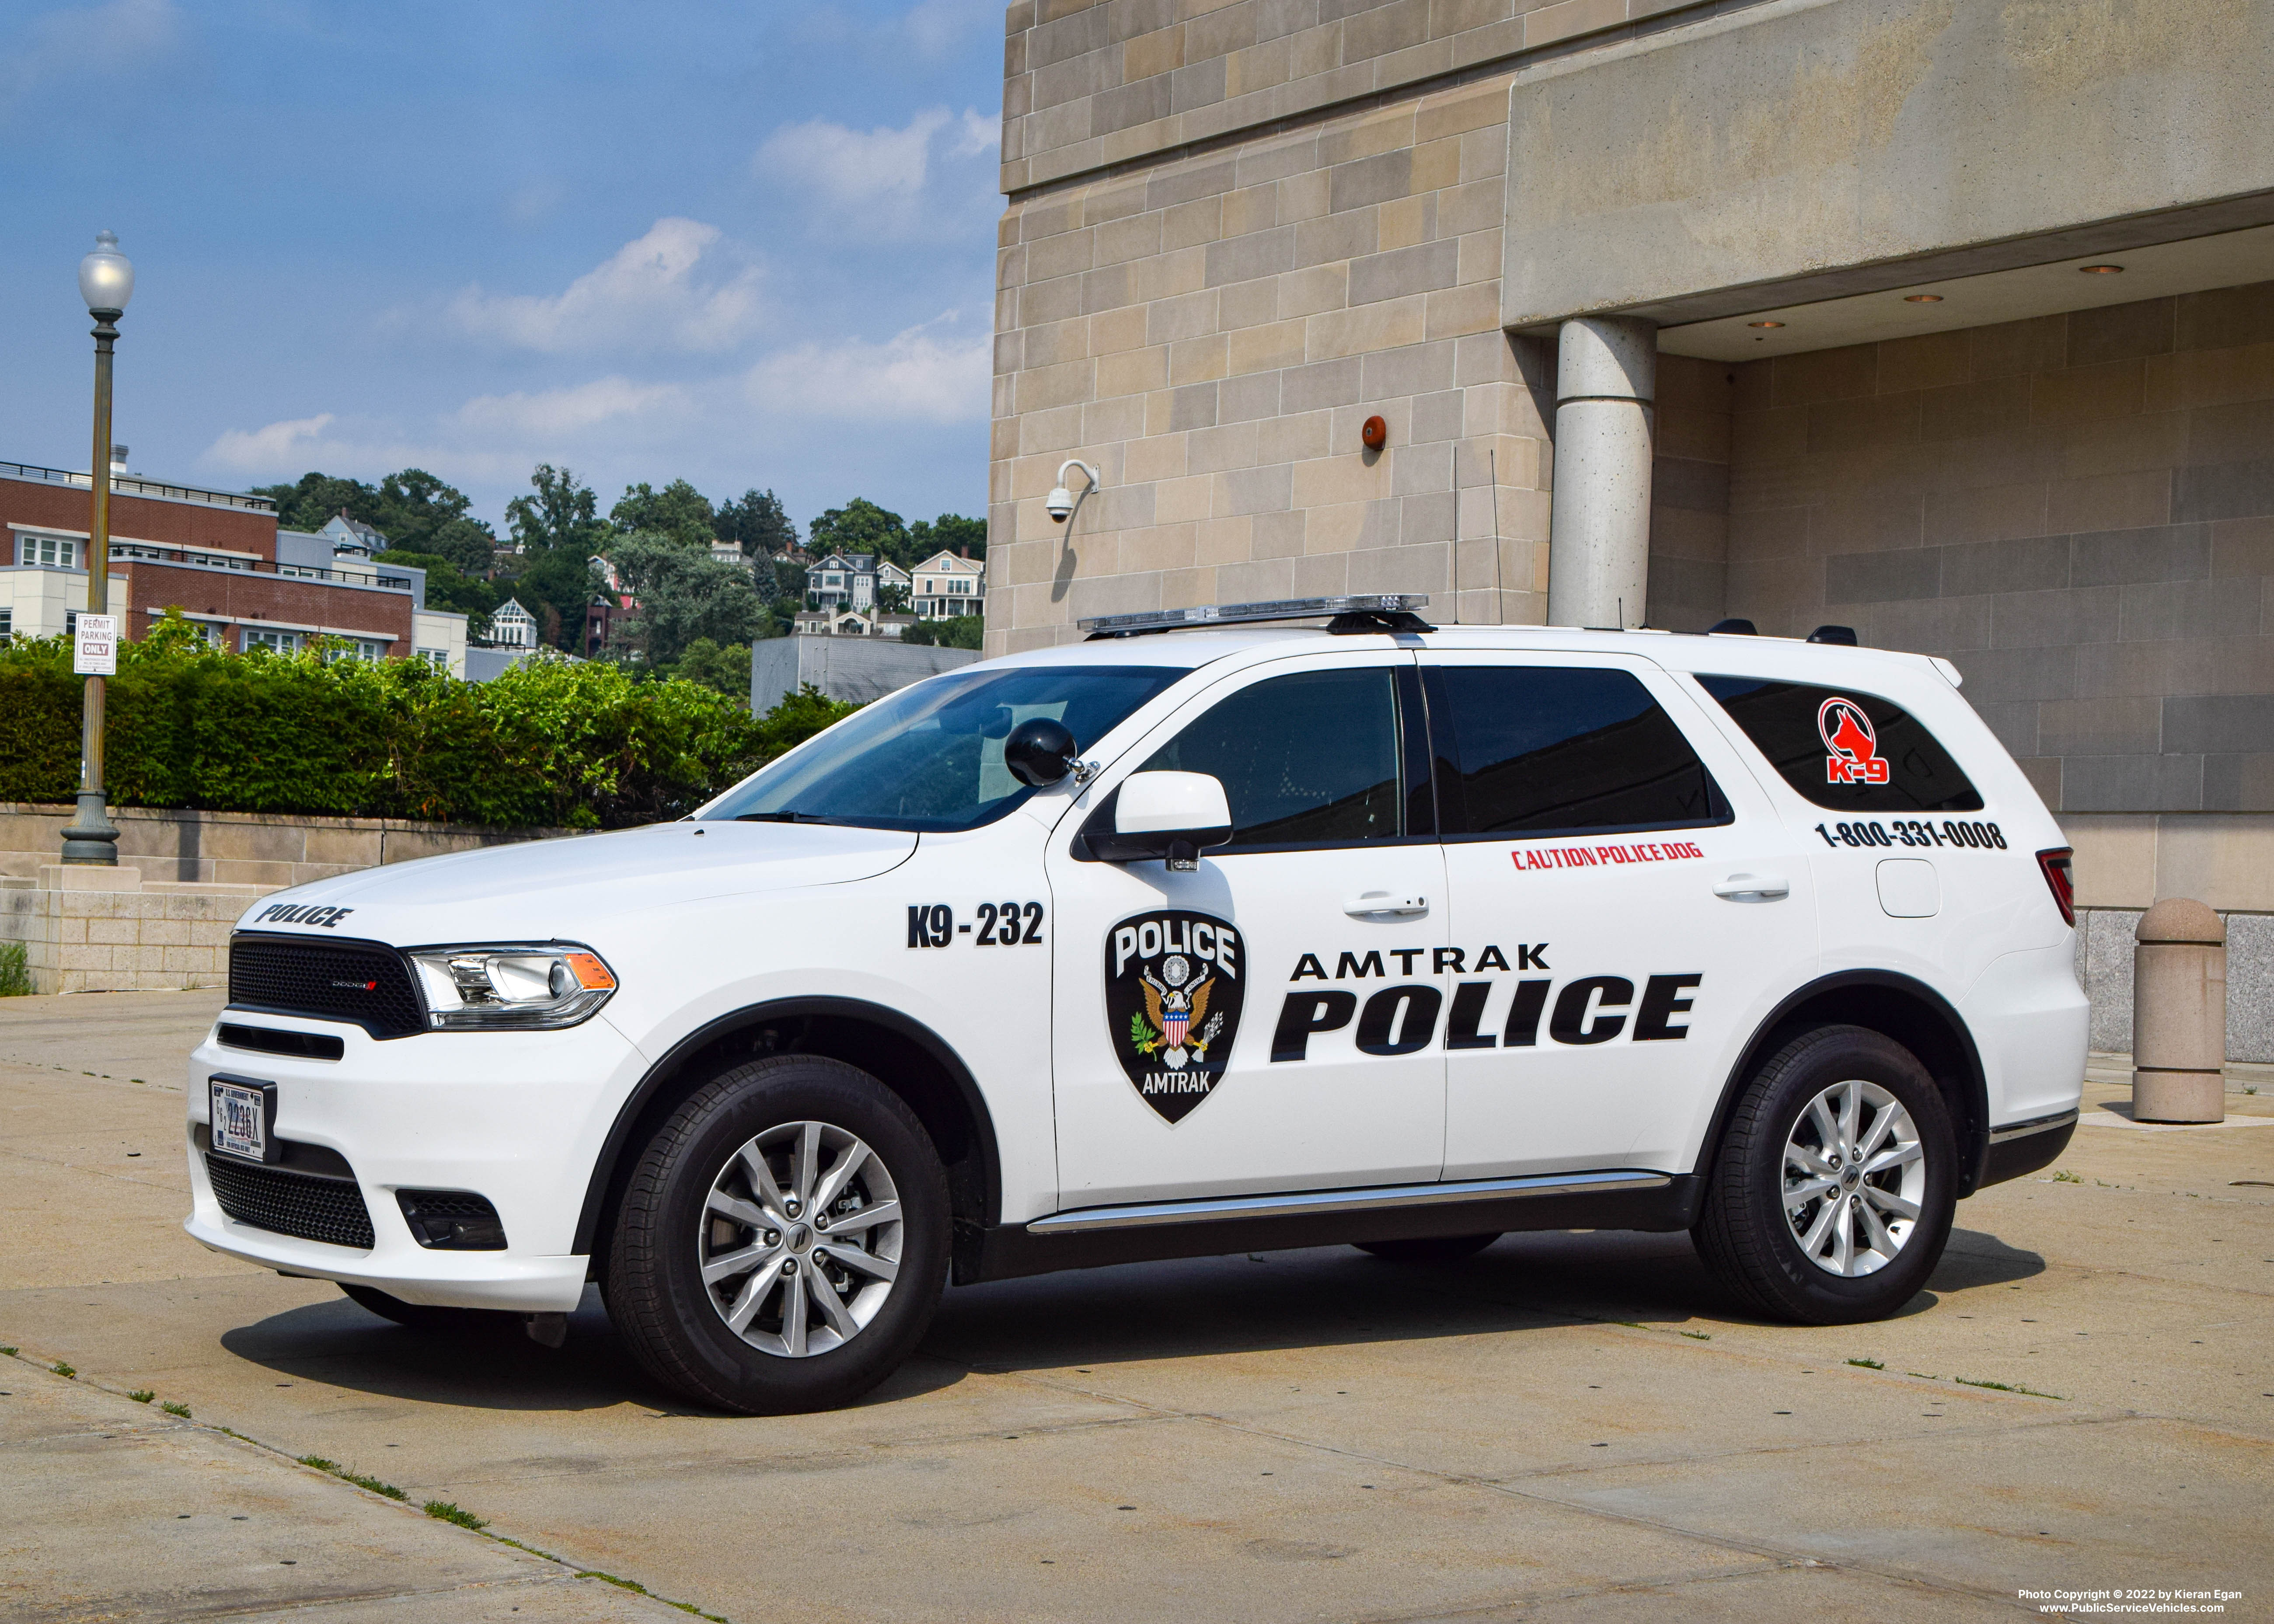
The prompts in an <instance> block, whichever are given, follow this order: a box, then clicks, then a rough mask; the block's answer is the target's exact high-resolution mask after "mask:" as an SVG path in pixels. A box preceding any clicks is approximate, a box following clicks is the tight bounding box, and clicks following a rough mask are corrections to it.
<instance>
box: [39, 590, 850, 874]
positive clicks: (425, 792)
mask: <svg viewBox="0 0 2274 1624" xmlns="http://www.w3.org/2000/svg"><path fill="white" fill-rule="evenodd" d="M79 689H80V683H79V679H78V678H76V677H74V676H72V672H71V650H70V649H69V647H68V645H67V644H66V643H64V640H63V639H61V638H46V639H26V640H23V641H20V642H18V643H12V644H11V645H9V646H8V647H6V648H4V649H0V715H5V716H7V718H9V726H7V727H5V728H0V801H48V802H57V801H69V800H71V799H72V796H73V795H74V794H75V793H77V791H78V787H79ZM107 703H108V718H109V719H108V726H109V733H108V738H107V743H106V747H105V778H106V782H107V785H108V787H109V793H110V799H111V801H112V803H113V804H115V805H120V806H147V807H184V808H204V809H208V810H215V811H230V812H278V813H296V814H302V815H311V816H338V817H402V818H418V819H424V820H427V821H430V822H435V823H486V824H495V825H508V826H510V825H528V824H551V825H556V826H566V827H569V828H583V829H621V828H627V827H629V826H631V825H633V824H636V823H653V822H656V821H658V820H660V819H665V818H671V817H677V816H681V815H682V814H683V813H685V812H687V811H689V810H690V809H691V808H694V807H696V806H697V805H699V804H701V803H702V802H703V801H706V800H708V799H709V798H710V797H711V796H712V795H714V794H716V793H719V791H720V790H722V789H724V788H726V787H727V786H728V785H730V784H732V783H734V781H735V780H736V779H737V778H742V776H743V775H745V774H746V773H749V771H752V770H754V769H755V768H757V767H758V766H760V765H761V764H763V763H764V762H766V761H769V760H771V759H772V757H773V756H778V755H779V754H780V753H781V752H782V751H784V750H786V749H787V748H790V747H791V746H792V745H794V744H796V743H799V742H801V741H803V740H804V739H806V738H808V737H809V736H810V735H811V734H813V733H816V732H817V731H819V730H820V728H822V727H825V726H828V724H829V723H831V722H833V721H835V720H836V719H837V718H839V717H840V716H843V715H846V714H847V713H848V712H849V711H850V710H851V709H852V707H850V706H847V705H839V704H835V703H832V702H831V701H829V700H827V699H825V698H824V697H823V696H822V695H820V694H818V693H817V692H815V691H814V690H812V689H810V688H808V689H807V690H805V691H804V692H803V693H801V694H796V695H790V696H789V697H788V698H787V699H785V700H784V701H783V702H782V703H781V704H779V705H778V706H777V707H775V709H774V710H773V711H771V712H769V713H768V714H767V715H765V716H764V717H753V716H751V715H750V714H749V711H748V709H747V708H746V707H745V706H744V705H743V704H742V703H738V702H737V700H735V699H734V698H733V697H731V696H729V695H726V694H722V693H719V692H717V691H715V690H713V689H712V688H706V687H704V686H702V685H701V684H698V683H694V682H682V681H662V682H657V681H637V680H634V679H633V678H632V677H631V676H629V674H627V673H625V672H624V671H622V670H621V669H620V668H619V667H617V666H615V665H608V664H605V663H602V662H598V661H595V662H591V663H584V664H576V663H571V662H569V661H566V660H558V659H548V658H537V659H531V660H524V661H522V662H520V663H518V664H516V665H514V666H513V667H512V668H511V669H509V670H508V671H507V672H506V673H505V674H504V675H502V676H501V677H499V678H498V679H497V680H495V681H492V682H483V683H475V682H460V681H456V680H452V679H451V678H450V677H448V675H446V674H444V673H441V672H439V671H437V670H435V669H434V668H433V666H432V665H427V664H426V663H425V662H424V661H419V660H388V661H384V662H378V663H372V662H365V661H361V660H351V659H350V660H341V661H338V662H336V663H333V664H327V663H326V661H325V659H324V658H323V655H322V652H321V651H320V650H315V649H311V650H305V651H303V652H302V653H299V654H295V655H276V654H271V653H268V652H267V651H265V650H256V651H254V652H252V653H247V654H235V653H230V652H227V651H225V650H218V649H215V648H213V647H211V646H209V645H208V644H207V643H205V642H204V641H203V640H202V639H200V637H199V635H198V634H197V632H196V630H195V628H192V626H190V625H189V623H188V622H186V621H184V620H182V619H181V618H180V617H179V616H177V615H172V614H169V615H168V616H167V617H166V619H165V620H162V621H161V622H160V624H159V625H158V626H157V627H155V628H153V630H152V631H151V634H150V635H148V636H147V637H146V638H145V639H143V640H142V641H141V642H139V643H126V644H124V646H123V647H122V648H121V649H120V650H119V660H118V674H117V676H116V677H114V678H112V679H111V681H110V686H109V695H108V702H107Z"/></svg>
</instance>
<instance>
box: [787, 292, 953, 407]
mask: <svg viewBox="0 0 2274 1624" xmlns="http://www.w3.org/2000/svg"><path fill="white" fill-rule="evenodd" d="M954 320H955V313H954V312H948V313H947V314H946V315H945V316H942V317H940V318H938V319H937V320H934V321H929V322H926V323H924V324H923V325H922V326H920V327H909V328H907V329H906V330H905V331H903V332H900V333H897V334H895V335H893V336H892V338H891V339H889V340H887V341H886V342H884V343H881V344H875V343H870V342H867V341H866V340H863V339H857V338H856V339H852V340H849V341H847V342H844V343H840V344H828V345H824V344H804V345H801V346H799V347H798V348H797V349H794V350H785V351H783V352H781V353H780V354H778V355H773V356H769V357H767V358H766V359H765V360H764V361H761V362H760V363H759V364H758V365H757V366H755V367H753V368H752V369H751V371H750V373H749V380H748V390H749V398H750V400H751V402H752V403H753V404H754V405H756V406H757V407H758V408H759V409H760V410H764V411H767V412H770V413H772V412H786V411H794V412H797V413H802V414H805V415H809V416H815V417H840V418H855V419H862V420H866V421H873V422H891V421H896V420H909V419H913V420H915V421H919V422H926V423H968V422H971V421H974V420H980V419H984V418H985V417H986V416H987V414H988V392H989V387H990V379H991V377H992V375H993V366H992V362H991V358H990V341H989V340H988V339H987V338H986V337H984V336H982V337H978V338H974V339H970V340H965V341H959V340H956V339H953V338H948V339H945V340H943V339H941V338H939V337H936V336H934V335H933V332H932V329H934V328H936V327H943V326H948V325H952V324H953V322H954Z"/></svg>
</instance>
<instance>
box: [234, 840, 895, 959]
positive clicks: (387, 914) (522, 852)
mask: <svg viewBox="0 0 2274 1624" xmlns="http://www.w3.org/2000/svg"><path fill="white" fill-rule="evenodd" d="M915 847H916V837H915V835H913V834H909V833H906V832H903V831H898V830H889V829H840V828H835V827H832V826H831V825H828V824H824V823H653V824H650V825H649V826H648V827H646V828H644V829H627V830H623V831H620V832H617V833H614V834H605V835H581V836H570V837H568V838H561V839H554V840H528V841H522V842H518V843H516V844H515V845H512V846H486V847H485V848H483V849H482V850H480V851H477V852H456V853H451V854H450V855H448V856H447V857H427V858H423V859H421V860H419V861H417V862H406V863H389V864H386V865H384V866H382V867H380V868H364V869H360V870H358V872H356V873H354V874H349V875H343V876H340V877H338V878H337V879H330V880H318V881H315V882H313V883H310V884H306V885H297V886H295V887H293V888H292V889H291V890H290V891H279V892H277V893H276V894H275V895H274V896H268V897H263V898H260V901H258V902H256V903H254V904H253V905H252V906H251V907H249V908H247V909H246V910H245V914H244V916H243V917H242V918H241V919H239V920H238V921H237V929H240V930H279V931H287V932H290V933H292V934H295V935H297V934H303V933H305V934H306V935H309V936H318V937H323V936H331V937H335V938H337V937H343V936H364V937H368V938H372V939H374V940H378V941H382V942H391V943H394V944H396V945H398V946H409V945H412V944H419V943H426V942H501V941H508V940H511V939H513V938H516V937H527V938H531V939H533V940H538V941H544V940H549V939H551V938H553V937H556V936H563V937H567V936H576V935H578V934H579V933H581V932H584V931H585V930H587V929H590V928H591V921H603V920H609V919H614V918H619V917H621V916H623V915H625V914H636V913H643V912H645V911H648V910H650V909H655V908H669V907H673V906H677V905H680V904H683V903H688V902H692V901H698V900H701V899H704V898H716V897H732V896H741V895H745V894H748V893H750V892H756V891H787V890H790V889H792V888H794V887H801V886H809V885H842V884H844V883H847V882H848V881H852V880H864V879H867V878H869V877H870V876H871V875H877V874H882V873H884V872H885V871H886V870H887V869H890V868H897V867H898V866H899V865H900V864H901V863H903V862H906V861H907V860H908V856H909V854H910V853H913V852H914V851H915Z"/></svg>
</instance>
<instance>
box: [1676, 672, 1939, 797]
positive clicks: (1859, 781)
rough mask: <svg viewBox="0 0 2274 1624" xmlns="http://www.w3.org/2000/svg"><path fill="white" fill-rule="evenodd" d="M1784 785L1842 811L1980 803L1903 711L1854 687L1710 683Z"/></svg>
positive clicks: (1704, 683) (1747, 680)
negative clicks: (1782, 780)
mask: <svg viewBox="0 0 2274 1624" xmlns="http://www.w3.org/2000/svg"><path fill="white" fill-rule="evenodd" d="M1698 685H1699V686H1700V687H1702V688H1705V690H1706V692H1707V693H1709V694H1711V695H1713V697H1714V699H1715V700H1717V701H1719V702H1720V703H1721V709H1723V710H1724V711H1728V713H1729V718H1730V720H1732V721H1734V722H1736V725H1737V726H1739V727H1740V728H1742V729H1743V730H1744V734H1745V737H1746V738H1748V739H1750V740H1751V741H1753V744H1754V746H1755V747H1756V748H1758V749H1759V751H1760V753H1761V754H1762V755H1764V756H1767V757H1768V759H1769V765H1771V766H1772V767H1774V768H1775V769H1776V770H1777V774H1778V776H1779V777H1781V778H1783V779H1784V781H1785V782H1786V783H1787V784H1789V785H1791V786H1792V787H1793V788H1794V789H1796V790H1797V791H1799V792H1800V793H1801V794H1802V796H1803V797H1804V798H1805V799H1807V800H1808V801H1811V802H1813V803H1814V804H1815V805H1817V806H1819V807H1829V808H1832V809H1833V810H1834V811H1838V812H1979V811H1980V810H1981V809H1982V797H1981V795H1980V793H1977V791H1976V789H1975V787H1974V786H1973V784H1972V783H1971V782H1969V780H1968V778H1967V777H1966V774H1965V773H1964V772H1962V771H1960V770H1959V765H1958V763H1957V762H1956V761H1954V760H1953V759H1952V757H1951V754H1950V752H1949V751H1948V750H1946V749H1944V748H1942V743H1941V741H1939V740H1938V739H1937V738H1936V737H1935V736H1934V735H1933V734H1932V733H1929V732H1928V731H1927V730H1926V727H1925V726H1924V724H1923V723H1921V722H1920V721H1919V719H1918V718H1916V717H1915V716H1913V715H1911V714H1910V713H1909V711H1905V710H1904V709H1902V707H1901V706H1900V705H1897V704H1894V703H1891V702H1889V701H1887V700H1885V699H1882V698H1880V697H1879V695H1876V694H1865V693H1860V692H1858V691H1856V689H1854V688H1817V687H1814V686H1812V685H1811V684H1809V683H1805V682H1771V681H1768V680H1765V679H1762V678H1759V677H1704V676H1701V677H1699V678H1698Z"/></svg>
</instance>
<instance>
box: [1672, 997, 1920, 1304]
mask: <svg viewBox="0 0 2274 1624" xmlns="http://www.w3.org/2000/svg"><path fill="white" fill-rule="evenodd" d="M1849 1101H1853V1110H1852V1115H1851V1114H1850V1111H1849ZM1819 1106H1820V1107H1821V1109H1818V1108H1819ZM1827 1124H1828V1126H1829V1128H1830V1130H1831V1132H1829V1133H1827V1132H1826V1127H1827ZM1827 1141H1828V1142H1829V1144H1828V1148H1827ZM1857 1149H1861V1150H1862V1151H1863V1152H1864V1153H1865V1154H1864V1155H1863V1156H1856V1155H1854V1154H1850V1153H1852V1152H1853V1151H1855V1150H1857ZM1788 1152H1789V1153H1790V1154H1789V1155H1788ZM1858 1162H1860V1164H1861V1165H1860V1167H1859V1166H1858V1165H1856V1164H1857V1163H1858ZM1872 1169H1879V1170H1877V1171H1874V1170H1872ZM1957 1175H1958V1148H1957V1141H1956V1139H1955V1136H1954V1134H1953V1132H1952V1131H1951V1125H1950V1113H1949V1109H1948V1108H1947V1107H1946V1105H1945V1104H1944V1102H1943V1098H1942V1091H1941V1090H1940V1089H1939V1088H1937V1087H1936V1086H1935V1084H1934V1079H1932V1078H1931V1077H1930V1076H1929V1075H1928V1074H1927V1071H1926V1068H1925V1067H1924V1066H1923V1065H1921V1064H1919V1063H1918V1060H1917V1057H1916V1056H1914V1055H1912V1053H1911V1052H1910V1051H1909V1049H1905V1048H1904V1047H1903V1046H1902V1045H1901V1044H1900V1043H1897V1042H1896V1041H1894V1040H1893V1039H1892V1038H1888V1037H1886V1036H1885V1035H1883V1034H1879V1033H1877V1032H1871V1031H1868V1030H1866V1029H1864V1027H1861V1026H1822V1027H1818V1028H1817V1029H1816V1030H1814V1031H1811V1032H1807V1033H1803V1034H1801V1035H1800V1036H1798V1037H1796V1038H1795V1039H1793V1040H1792V1041H1790V1042H1788V1043H1787V1044H1785V1045H1784V1046H1783V1047H1782V1048H1781V1049H1778V1050H1777V1052H1776V1053H1775V1054H1773V1055H1772V1056H1770V1057H1769V1058H1768V1059H1767V1061H1766V1062H1765V1063H1764V1064H1762V1065H1761V1067H1760V1069H1759V1070H1758V1071H1755V1072H1754V1073H1753V1075H1752V1077H1751V1079H1750V1080H1749V1081H1748V1082H1747V1083H1746V1085H1745V1088H1744V1092H1743V1094H1741V1095H1740V1096H1739V1097H1738V1101H1737V1107H1736V1110H1735V1111H1734V1112H1733V1113H1732V1114H1731V1116H1730V1118H1729V1125H1728V1131H1727V1132H1725V1133H1724V1134H1723V1136H1722V1139H1721V1145H1720V1147H1719V1148H1718V1149H1717V1150H1716V1152H1715V1154H1714V1156H1713V1163H1712V1166H1711V1169H1710V1173H1709V1177H1708V1182H1707V1184H1706V1198H1705V1203H1704V1206H1703V1208H1702V1209H1701V1211H1700V1212H1699V1214H1698V1222H1697V1223H1696V1225H1695V1226H1694V1227H1693V1228H1692V1229H1691V1230H1690V1236H1691V1238H1692V1239H1693V1240H1694V1241H1695V1242H1696V1243H1697V1246H1698V1252H1699V1254H1700V1255H1701V1256H1702V1257H1703V1258H1704V1259H1705V1260H1706V1265H1707V1267H1709V1268H1711V1269H1712V1270H1713V1274H1715V1275H1716V1276H1717V1277H1719V1279H1720V1280H1721V1282H1722V1283H1723V1284H1724V1285H1726V1286H1727V1287H1728V1289H1730V1290H1731V1291H1733V1292H1735V1293H1736V1295H1737V1296H1738V1297H1742V1298H1743V1300H1744V1301H1745V1302H1746V1303H1747V1304H1749V1305H1750V1306H1751V1307H1753V1308H1756V1309H1758V1310H1759V1311H1760V1312H1762V1313H1764V1314H1766V1315H1767V1316H1768V1317H1770V1318H1772V1319H1786V1320H1792V1321H1796V1322H1797V1323H1800V1324H1803V1325H1852V1324H1855V1323H1857V1322H1859V1321H1862V1320H1866V1319H1886V1317H1887V1316H1888V1315H1890V1314H1892V1313H1894V1312H1895V1311H1896V1310H1898V1309H1900V1308H1901V1307H1902V1306H1903V1304H1906V1303H1908V1302H1909V1301H1910V1300H1911V1299H1912V1298H1913V1297H1916V1296H1917V1295H1918V1293H1919V1292H1920V1290H1921V1289H1924V1286H1925V1285H1926V1282H1927V1277H1928V1276H1929V1275H1930V1274H1932V1273H1933V1272H1934V1267H1935V1265H1936V1264H1937V1263H1938V1262H1939V1261H1940V1260H1941V1258H1942V1249H1943V1246H1944V1244H1945V1243H1946V1242H1947V1241H1948V1240H1949V1238H1950V1223H1951V1214H1952V1213H1953V1211H1954V1208H1955V1207H1956V1204H1957V1195H1956V1192H1957V1187H1958V1181H1957ZM1796 1196H1799V1197H1803V1199H1801V1200H1799V1201H1798V1202H1796V1203H1794V1204H1792V1205H1789V1206H1788V1202H1793V1198H1794V1197H1796ZM1890 1246H1892V1251H1889V1250H1888V1248H1889V1247H1890Z"/></svg>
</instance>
